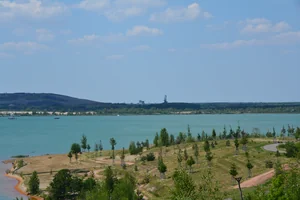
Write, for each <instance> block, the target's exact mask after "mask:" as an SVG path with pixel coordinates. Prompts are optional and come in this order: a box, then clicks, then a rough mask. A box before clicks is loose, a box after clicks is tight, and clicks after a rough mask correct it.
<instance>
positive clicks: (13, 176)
mask: <svg viewBox="0 0 300 200" xmlns="http://www.w3.org/2000/svg"><path fill="white" fill-rule="evenodd" d="M4 176H6V177H8V178H12V179H15V180H17V181H18V183H17V184H16V185H15V186H14V188H15V190H16V191H17V192H19V193H20V194H22V195H25V196H27V197H29V198H30V199H32V200H44V198H42V197H38V196H31V195H28V194H27V192H25V191H24V190H22V188H21V185H22V183H23V182H24V180H23V179H22V178H21V177H20V176H17V175H11V174H4Z"/></svg>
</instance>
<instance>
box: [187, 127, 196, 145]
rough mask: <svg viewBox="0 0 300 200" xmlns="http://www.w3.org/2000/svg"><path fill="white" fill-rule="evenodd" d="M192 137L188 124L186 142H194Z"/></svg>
mask: <svg viewBox="0 0 300 200" xmlns="http://www.w3.org/2000/svg"><path fill="white" fill-rule="evenodd" d="M194 141H195V140H194V138H193V136H192V133H191V129H190V125H188V133H187V142H194Z"/></svg>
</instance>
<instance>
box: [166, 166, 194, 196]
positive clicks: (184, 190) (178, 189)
mask: <svg viewBox="0 0 300 200" xmlns="http://www.w3.org/2000/svg"><path fill="white" fill-rule="evenodd" d="M172 179H173V181H174V187H173V189H172V190H171V199H172V200H179V199H188V200H198V199H199V198H198V194H197V189H196V188H197V186H196V184H195V182H194V180H193V179H192V177H191V176H190V175H189V174H188V173H187V172H186V171H184V170H177V171H175V172H174V174H173V176H172Z"/></svg>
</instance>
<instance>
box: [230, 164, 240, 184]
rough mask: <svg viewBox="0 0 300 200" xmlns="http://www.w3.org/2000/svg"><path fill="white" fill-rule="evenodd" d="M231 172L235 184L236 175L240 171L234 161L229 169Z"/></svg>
mask: <svg viewBox="0 0 300 200" xmlns="http://www.w3.org/2000/svg"><path fill="white" fill-rule="evenodd" d="M229 174H230V175H231V177H232V180H233V184H234V183H235V177H236V176H237V175H238V171H237V169H236V165H235V164H234V163H233V164H232V165H231V168H230V170H229Z"/></svg>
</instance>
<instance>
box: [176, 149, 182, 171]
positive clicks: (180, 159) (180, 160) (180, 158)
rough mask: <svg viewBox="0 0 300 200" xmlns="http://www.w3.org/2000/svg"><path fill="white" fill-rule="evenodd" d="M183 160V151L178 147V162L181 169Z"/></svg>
mask: <svg viewBox="0 0 300 200" xmlns="http://www.w3.org/2000/svg"><path fill="white" fill-rule="evenodd" d="M182 160H183V158H182V155H181V149H180V147H178V153H177V162H178V165H179V168H181V163H182Z"/></svg>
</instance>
